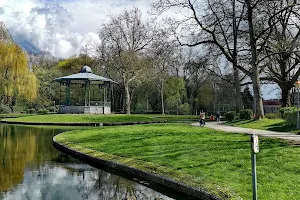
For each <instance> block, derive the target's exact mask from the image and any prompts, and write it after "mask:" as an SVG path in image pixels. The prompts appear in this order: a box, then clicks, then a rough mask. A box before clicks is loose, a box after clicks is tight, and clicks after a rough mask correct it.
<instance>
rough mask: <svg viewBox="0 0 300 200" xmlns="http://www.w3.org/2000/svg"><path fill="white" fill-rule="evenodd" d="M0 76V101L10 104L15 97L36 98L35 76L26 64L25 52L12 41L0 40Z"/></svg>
mask: <svg viewBox="0 0 300 200" xmlns="http://www.w3.org/2000/svg"><path fill="white" fill-rule="evenodd" d="M0 77H1V80H2V81H1V83H0V93H1V103H5V104H12V100H13V99H14V98H15V97H22V98H25V99H29V100H33V99H35V98H36V95H37V93H36V92H37V80H36V77H35V75H34V73H32V72H31V71H30V70H29V68H28V66H27V56H26V54H25V53H24V52H23V51H22V49H21V48H20V47H19V46H18V45H16V44H14V43H3V42H0Z"/></svg>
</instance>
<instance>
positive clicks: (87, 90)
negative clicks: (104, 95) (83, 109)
mask: <svg viewBox="0 0 300 200" xmlns="http://www.w3.org/2000/svg"><path fill="white" fill-rule="evenodd" d="M84 106H90V81H85V83H84Z"/></svg>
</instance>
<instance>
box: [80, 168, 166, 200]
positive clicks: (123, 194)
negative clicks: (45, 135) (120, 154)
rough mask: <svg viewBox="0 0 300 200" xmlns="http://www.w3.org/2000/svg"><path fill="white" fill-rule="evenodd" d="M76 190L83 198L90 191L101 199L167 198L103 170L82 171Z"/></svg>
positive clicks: (156, 199) (157, 199)
mask: <svg viewBox="0 0 300 200" xmlns="http://www.w3.org/2000/svg"><path fill="white" fill-rule="evenodd" d="M87 176H88V177H87ZM78 190H79V191H81V192H82V197H83V199H89V194H91V193H96V194H97V196H98V198H99V199H101V200H102V199H103V200H119V199H122V200H143V199H155V200H160V199H165V198H167V197H165V196H164V195H162V194H160V193H158V192H156V191H154V190H152V189H149V188H147V187H145V186H143V185H140V184H138V183H136V182H134V181H130V180H127V179H125V178H122V177H120V176H117V175H114V174H110V173H108V172H105V171H103V170H98V171H97V173H88V174H85V172H82V179H81V181H80V184H79V185H78ZM162 197H164V198H162ZM167 199H171V198H167Z"/></svg>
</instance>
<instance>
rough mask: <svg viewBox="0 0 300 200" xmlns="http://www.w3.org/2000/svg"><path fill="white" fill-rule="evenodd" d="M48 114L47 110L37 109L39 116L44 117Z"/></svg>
mask: <svg viewBox="0 0 300 200" xmlns="http://www.w3.org/2000/svg"><path fill="white" fill-rule="evenodd" d="M48 113H49V110H47V109H39V110H38V114H40V115H45V114H48Z"/></svg>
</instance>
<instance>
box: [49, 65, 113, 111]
mask: <svg viewBox="0 0 300 200" xmlns="http://www.w3.org/2000/svg"><path fill="white" fill-rule="evenodd" d="M55 81H57V82H59V83H60V84H61V85H65V87H66V95H65V96H66V98H65V103H64V105H59V109H58V113H74V114H80V113H84V114H110V113H111V102H110V98H111V95H110V94H111V83H113V82H114V81H113V80H111V79H109V78H105V77H102V76H98V75H96V74H93V73H92V70H91V68H90V67H89V66H83V67H82V69H81V70H80V72H79V73H77V74H72V75H69V76H63V77H59V78H56V79H55ZM71 85H77V88H76V90H74V91H73V93H75V92H77V94H75V97H76V99H77V100H76V101H75V100H74V102H71V98H70V88H71ZM91 90H92V100H91ZM95 90H96V94H95ZM82 96H84V98H83V99H84V102H83V101H80V97H82ZM75 102H76V103H75ZM72 104H73V105H72Z"/></svg>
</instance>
